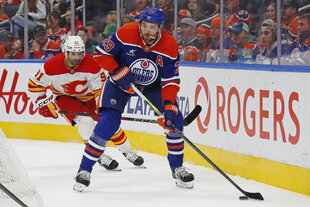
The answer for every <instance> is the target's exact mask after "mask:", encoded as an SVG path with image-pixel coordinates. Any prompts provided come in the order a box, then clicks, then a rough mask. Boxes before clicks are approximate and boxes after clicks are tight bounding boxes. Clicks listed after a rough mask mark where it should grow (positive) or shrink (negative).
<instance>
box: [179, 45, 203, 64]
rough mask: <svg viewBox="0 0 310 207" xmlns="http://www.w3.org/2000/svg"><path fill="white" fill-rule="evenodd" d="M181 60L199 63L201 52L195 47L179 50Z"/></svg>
mask: <svg viewBox="0 0 310 207" xmlns="http://www.w3.org/2000/svg"><path fill="white" fill-rule="evenodd" d="M179 54H180V60H181V61H184V62H199V50H198V49H197V48H196V47H194V46H186V47H180V48H179Z"/></svg>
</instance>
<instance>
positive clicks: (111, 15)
mask: <svg viewBox="0 0 310 207" xmlns="http://www.w3.org/2000/svg"><path fill="white" fill-rule="evenodd" d="M109 24H115V25H116V24H117V14H116V11H109V12H108V14H107V18H106V20H105V22H103V21H102V20H101V19H98V21H96V22H95V25H94V26H93V27H92V28H91V29H90V32H89V34H90V36H92V39H93V41H94V42H96V43H99V42H101V41H102V40H103V39H104V38H103V37H102V33H103V32H104V31H105V29H106V27H107V25H109Z"/></svg>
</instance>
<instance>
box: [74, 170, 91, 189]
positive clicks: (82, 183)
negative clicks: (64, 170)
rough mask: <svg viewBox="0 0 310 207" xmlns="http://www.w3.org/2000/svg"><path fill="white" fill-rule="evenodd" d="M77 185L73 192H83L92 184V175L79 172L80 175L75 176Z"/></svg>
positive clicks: (83, 171) (82, 171)
mask: <svg viewBox="0 0 310 207" xmlns="http://www.w3.org/2000/svg"><path fill="white" fill-rule="evenodd" d="M75 181H76V183H75V184H74V186H73V190H76V191H79V192H82V191H83V190H84V189H85V188H86V187H88V186H89V183H90V173H89V172H87V171H85V170H81V171H79V172H78V174H77V175H76V176H75Z"/></svg>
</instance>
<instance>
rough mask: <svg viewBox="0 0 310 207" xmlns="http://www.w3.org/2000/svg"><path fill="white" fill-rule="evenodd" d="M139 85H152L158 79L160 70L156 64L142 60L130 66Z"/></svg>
mask: <svg viewBox="0 0 310 207" xmlns="http://www.w3.org/2000/svg"><path fill="white" fill-rule="evenodd" d="M129 68H130V70H131V72H132V73H133V74H134V78H135V80H136V83H137V84H140V85H150V84H152V83H153V82H154V81H155V80H156V79H157V77H158V68H157V66H156V64H155V63H154V62H153V61H151V60H149V59H146V58H140V59H138V60H136V61H134V62H133V63H132V64H131V65H130V66H129Z"/></svg>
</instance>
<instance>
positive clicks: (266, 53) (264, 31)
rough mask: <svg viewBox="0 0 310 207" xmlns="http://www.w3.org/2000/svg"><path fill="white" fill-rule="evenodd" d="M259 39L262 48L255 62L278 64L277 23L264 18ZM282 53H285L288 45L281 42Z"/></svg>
mask: <svg viewBox="0 0 310 207" xmlns="http://www.w3.org/2000/svg"><path fill="white" fill-rule="evenodd" d="M260 40H261V43H262V45H264V48H263V50H262V51H260V52H259V54H258V55H257V57H256V62H257V63H259V64H268V65H275V64H278V62H277V59H276V58H277V57H278V51H277V46H278V44H277V24H276V23H275V22H274V21H273V20H271V19H267V20H265V21H264V22H263V23H262V25H261V29H260ZM281 48H282V49H281V51H282V55H283V54H285V53H286V51H287V48H289V46H288V45H286V44H282V45H281Z"/></svg>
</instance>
